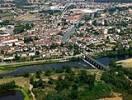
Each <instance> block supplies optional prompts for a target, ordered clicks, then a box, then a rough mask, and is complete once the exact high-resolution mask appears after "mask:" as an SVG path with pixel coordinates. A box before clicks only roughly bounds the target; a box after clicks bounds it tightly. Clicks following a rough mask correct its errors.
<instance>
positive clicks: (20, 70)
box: [0, 57, 126, 77]
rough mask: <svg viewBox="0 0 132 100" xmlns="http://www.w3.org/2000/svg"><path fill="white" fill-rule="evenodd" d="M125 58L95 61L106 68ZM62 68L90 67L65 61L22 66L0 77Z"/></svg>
mask: <svg viewBox="0 0 132 100" xmlns="http://www.w3.org/2000/svg"><path fill="white" fill-rule="evenodd" d="M122 59H126V58H122V57H121V58H110V57H102V58H98V59H96V60H97V61H99V62H100V63H102V64H104V65H105V66H108V65H109V64H110V63H111V62H112V61H113V60H114V61H118V60H122ZM64 67H69V68H87V69H90V68H91V67H90V66H89V65H88V64H87V63H85V62H83V61H82V60H77V61H66V62H61V63H51V64H42V65H32V66H24V67H20V68H17V69H16V70H13V71H11V72H7V73H0V77H3V76H18V75H24V74H25V73H34V72H37V71H47V70H51V69H52V70H54V69H62V68H64Z"/></svg>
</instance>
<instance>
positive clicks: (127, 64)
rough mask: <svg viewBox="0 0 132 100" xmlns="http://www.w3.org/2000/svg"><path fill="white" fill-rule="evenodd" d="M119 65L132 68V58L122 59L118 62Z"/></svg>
mask: <svg viewBox="0 0 132 100" xmlns="http://www.w3.org/2000/svg"><path fill="white" fill-rule="evenodd" d="M116 63H117V64H119V65H122V67H124V68H132V58H129V59H126V60H121V61H117V62H116Z"/></svg>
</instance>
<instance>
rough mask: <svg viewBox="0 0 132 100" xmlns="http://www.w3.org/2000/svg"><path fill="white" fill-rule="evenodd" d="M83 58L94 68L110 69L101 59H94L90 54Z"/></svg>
mask: <svg viewBox="0 0 132 100" xmlns="http://www.w3.org/2000/svg"><path fill="white" fill-rule="evenodd" d="M82 60H83V61H84V62H85V63H87V64H88V65H90V66H91V67H92V68H94V69H100V70H108V66H105V65H103V64H102V63H100V62H99V61H97V60H95V59H93V58H92V57H91V56H90V55H87V56H84V57H83V58H82Z"/></svg>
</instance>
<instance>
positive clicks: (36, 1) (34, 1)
mask: <svg viewBox="0 0 132 100" xmlns="http://www.w3.org/2000/svg"><path fill="white" fill-rule="evenodd" d="M27 2H28V3H29V4H35V3H39V0H27Z"/></svg>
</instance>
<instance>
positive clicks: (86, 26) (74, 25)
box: [0, 0, 132, 62]
mask: <svg viewBox="0 0 132 100" xmlns="http://www.w3.org/2000/svg"><path fill="white" fill-rule="evenodd" d="M68 2H69V3H68ZM68 2H65V1H63V0H62V1H61V0H50V1H47V2H45V1H39V0H27V5H21V6H19V5H15V3H14V1H13V0H4V1H3V2H2V3H1V4H0V12H1V13H0V61H1V62H17V61H30V60H31V61H32V60H42V59H51V58H63V57H65V56H75V55H79V54H80V53H81V52H80V51H79V49H78V47H77V46H76V45H79V46H81V47H82V48H85V49H86V51H87V52H88V53H89V52H90V54H91V55H95V54H97V53H101V52H104V51H112V50H117V49H120V48H123V47H125V48H126V49H129V48H131V47H132V45H131V43H132V35H131V34H130V33H131V31H132V27H131V26H132V19H131V16H132V9H131V6H132V5H131V4H118V5H116V4H115V5H114V4H113V5H111V3H106V4H105V3H94V2H91V1H85V0H72V2H71V1H68ZM126 38H127V40H126Z"/></svg>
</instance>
